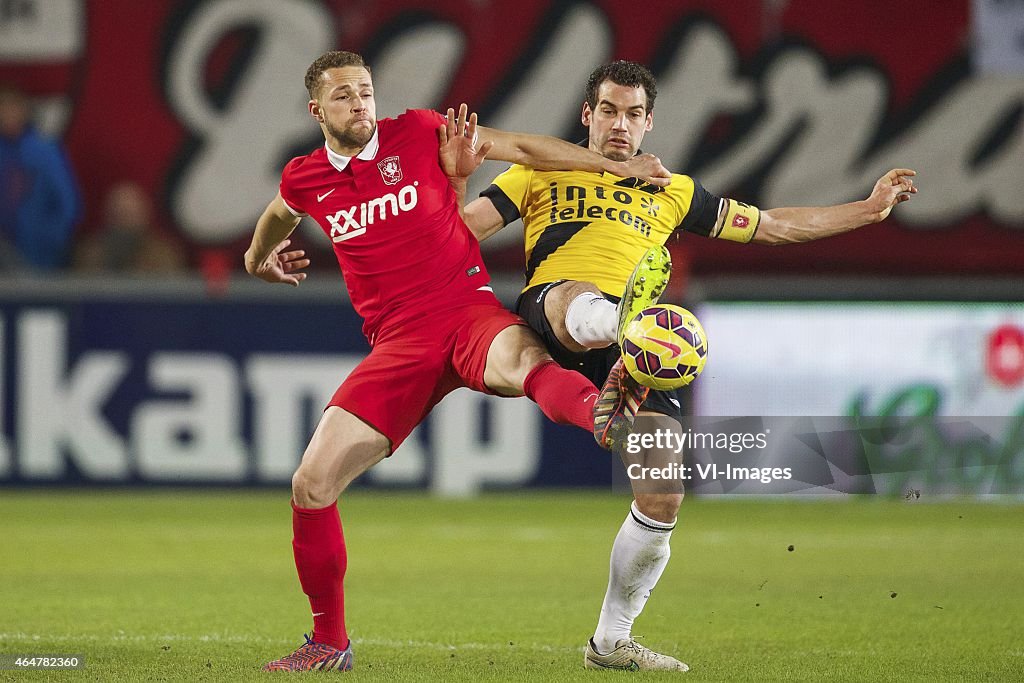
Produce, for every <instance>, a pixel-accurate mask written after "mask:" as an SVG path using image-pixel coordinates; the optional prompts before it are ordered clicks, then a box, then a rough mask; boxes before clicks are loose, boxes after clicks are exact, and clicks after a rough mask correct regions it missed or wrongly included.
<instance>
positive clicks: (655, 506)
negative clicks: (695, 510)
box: [636, 493, 683, 524]
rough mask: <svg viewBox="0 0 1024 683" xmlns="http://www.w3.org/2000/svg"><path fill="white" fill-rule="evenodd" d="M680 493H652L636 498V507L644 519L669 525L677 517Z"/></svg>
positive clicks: (681, 495) (681, 501) (681, 498)
mask: <svg viewBox="0 0 1024 683" xmlns="http://www.w3.org/2000/svg"><path fill="white" fill-rule="evenodd" d="M682 504H683V494H682V493H652V494H648V495H639V496H636V507H637V509H638V510H640V512H641V513H642V514H643V515H644V516H645V517H650V518H651V519H653V520H655V521H658V522H662V523H665V524H669V523H671V522H673V521H675V519H676V517H677V516H678V515H679V507H680V506H681V505H682Z"/></svg>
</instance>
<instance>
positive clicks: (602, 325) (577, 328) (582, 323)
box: [565, 292, 619, 349]
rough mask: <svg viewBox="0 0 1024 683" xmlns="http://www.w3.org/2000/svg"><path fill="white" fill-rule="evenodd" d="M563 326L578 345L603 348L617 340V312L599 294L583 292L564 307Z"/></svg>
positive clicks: (609, 302) (610, 303)
mask: <svg viewBox="0 0 1024 683" xmlns="http://www.w3.org/2000/svg"><path fill="white" fill-rule="evenodd" d="M565 327H566V329H567V330H568V331H569V336H571V337H572V338H573V339H575V340H576V343H578V344H579V345H580V346H585V347H587V348H588V349H603V348H604V347H606V346H609V345H611V344H614V343H615V342H616V341H618V339H617V338H616V337H617V336H618V328H619V312H618V309H617V308H616V307H615V304H613V303H612V302H611V301H608V299H605V298H604V297H603V296H601V295H600V294H594V293H593V292H584V293H583V294H580V295H579V296H577V297H576V298H575V299H573V300H572V301H570V302H569V306H568V308H566V309H565Z"/></svg>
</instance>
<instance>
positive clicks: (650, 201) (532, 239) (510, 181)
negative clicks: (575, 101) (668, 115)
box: [480, 165, 761, 296]
mask: <svg viewBox="0 0 1024 683" xmlns="http://www.w3.org/2000/svg"><path fill="white" fill-rule="evenodd" d="M480 194H481V196H483V197H487V198H488V199H490V200H491V203H493V204H494V207H495V208H496V209H497V210H498V212H499V213H500V214H501V216H502V220H503V221H504V222H505V225H508V224H509V223H511V222H512V221H514V220H516V219H517V218H522V219H523V225H524V228H525V242H526V287H525V288H524V291H525V290H526V289H529V288H530V287H532V286H534V285H538V284H543V283H547V282H554V281H555V280H582V281H585V282H593V283H594V284H596V285H597V286H598V288H599V289H600V290H601V291H603V292H605V293H607V294H612V295H615V296H619V295H621V293H622V290H623V288H624V287H625V285H626V280H628V279H629V276H630V274H631V273H632V272H633V269H634V268H635V267H636V264H637V262H639V260H640V258H641V257H642V256H643V254H644V252H645V251H647V249H648V248H650V247H651V246H654V245H657V244H664V243H665V241H666V240H667V239H668V238H669V236H670V235H672V233H673V232H675V231H676V230H685V231H687V232H693V233H696V234H698V235H703V236H705V237H718V238H722V239H727V240H732V241H735V242H749V241H750V240H751V239H752V238H753V236H754V233H755V232H756V230H757V226H758V223H759V222H760V220H761V214H760V212H759V211H758V209H757V208H756V207H753V206H749V205H747V204H743V203H742V202H737V201H735V200H731V199H721V198H719V197H716V196H714V195H712V194H711V193H710V192H708V191H707V190H705V189H704V188H703V187H702V186H701V185H700V183H698V182H697V181H695V180H694V179H693V178H690V177H689V176H685V175H677V174H673V176H672V182H671V183H670V184H669V186H668V187H659V186H657V185H651V184H648V183H646V182H644V181H642V180H639V179H637V178H619V177H618V176H614V175H612V174H610V173H603V174H602V173H587V172H582V171H536V170H534V169H532V168H528V167H525V166H519V165H513V166H512V167H511V168H509V169H508V170H507V171H505V172H504V173H502V174H501V175H499V176H498V177H497V178H495V179H494V182H493V184H492V185H491V186H490V187H488V188H487V189H486V190H484V191H483V192H481V193H480Z"/></svg>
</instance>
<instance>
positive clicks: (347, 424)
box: [263, 406, 391, 671]
mask: <svg viewBox="0 0 1024 683" xmlns="http://www.w3.org/2000/svg"><path fill="white" fill-rule="evenodd" d="M390 449H391V444H390V442H389V441H388V439H387V437H385V436H384V435H383V434H381V433H380V432H378V431H377V430H375V429H374V428H373V427H371V426H370V425H368V424H366V423H365V422H363V421H362V420H360V419H359V418H358V417H356V416H355V415H353V414H351V413H349V412H347V411H345V410H342V409H341V408H339V407H337V406H330V407H328V408H327V410H326V411H325V412H324V415H323V417H322V418H321V420H320V424H319V425H318V426H317V428H316V431H315V432H314V433H313V438H312V439H311V440H310V442H309V446H308V447H307V448H306V452H305V454H304V455H303V456H302V463H301V464H300V465H299V468H298V470H296V472H295V475H294V476H293V477H292V531H293V534H294V536H293V539H292V548H293V550H294V554H295V568H296V569H297V570H298V573H299V582H300V583H301V584H302V590H303V592H304V593H305V594H306V596H307V597H308V598H309V606H310V609H311V610H312V612H313V633H312V636H311V637H310V636H307V637H306V642H305V644H303V645H302V646H301V647H299V648H298V649H297V650H295V652H293V653H291V654H290V655H287V656H285V657H282V658H281V659H278V660H276V661H273V662H270V663H269V664H267V665H266V666H264V667H263V668H264V670H265V671H309V670H326V669H338V670H342V671H344V670H348V669H351V668H352V646H351V643H350V642H349V638H348V633H347V632H346V630H345V592H344V579H345V570H346V567H347V565H348V555H347V552H346V550H345V538H344V535H343V533H342V529H341V517H340V515H339V514H338V496H339V495H341V492H342V491H344V490H345V488H346V487H347V486H348V485H349V484H350V483H352V480H353V479H355V478H356V477H358V476H359V475H360V474H362V473H363V472H365V471H366V470H368V469H369V468H370V467H372V466H373V465H374V464H375V463H377V462H379V461H380V460H381V459H382V458H384V457H385V456H386V455H387V454H388V453H389V452H390Z"/></svg>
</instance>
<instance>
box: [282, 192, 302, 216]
mask: <svg viewBox="0 0 1024 683" xmlns="http://www.w3.org/2000/svg"><path fill="white" fill-rule="evenodd" d="M281 203H282V204H284V208H286V209H288V211H289V212H291V214H292V215H293V216H295V217H296V218H305V217H306V216H308V215H309V214H308V213H302V212H301V211H299V210H297V209H294V208H292V205H291V204H289V203H288V202H286V201H285V200H284V197H281Z"/></svg>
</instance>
